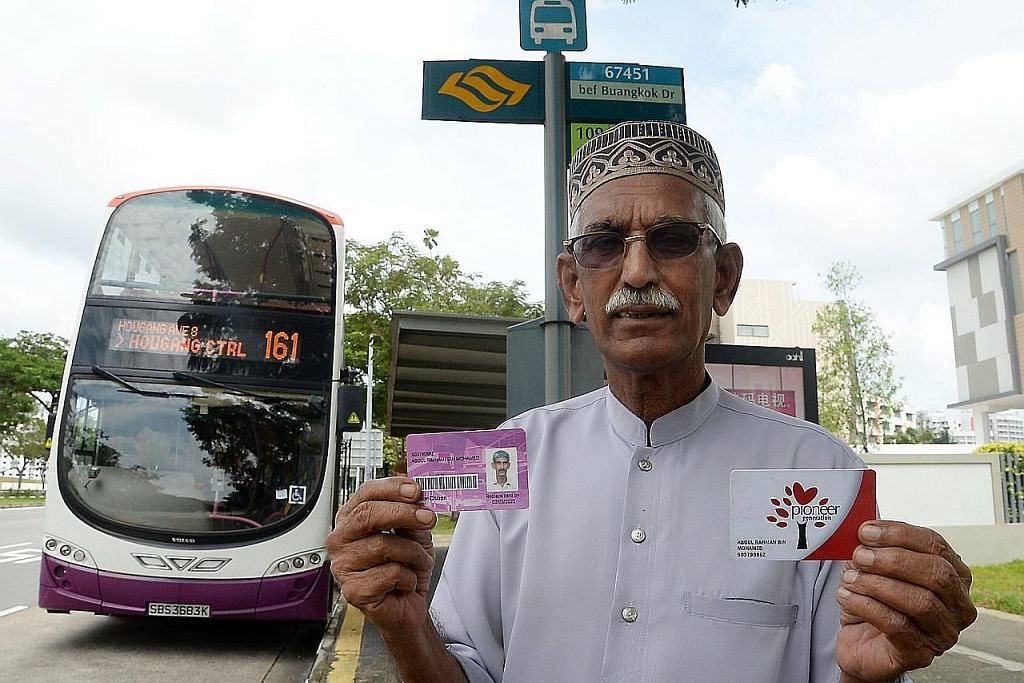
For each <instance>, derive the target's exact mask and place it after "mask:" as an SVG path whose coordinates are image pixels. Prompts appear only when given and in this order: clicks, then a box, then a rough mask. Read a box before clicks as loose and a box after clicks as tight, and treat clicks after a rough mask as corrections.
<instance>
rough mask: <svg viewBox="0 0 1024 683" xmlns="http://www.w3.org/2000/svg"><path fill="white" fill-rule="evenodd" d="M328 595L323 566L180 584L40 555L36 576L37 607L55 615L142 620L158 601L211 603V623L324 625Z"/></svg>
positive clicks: (328, 578) (327, 572)
mask: <svg viewBox="0 0 1024 683" xmlns="http://www.w3.org/2000/svg"><path fill="white" fill-rule="evenodd" d="M330 591H331V575H330V570H329V569H328V567H327V566H326V565H324V566H322V567H320V568H318V569H314V570H312V571H308V572H302V573H297V574H289V575H287V576H275V577H269V578H260V579H218V580H199V579H193V580H182V579H170V578H167V579H165V578H160V577H142V576H130V575H127V574H115V573H113V572H104V571H99V570H96V569H90V568H87V567H81V566H78V565H75V564H70V563H67V562H62V561H60V560H58V559H56V558H53V557H51V556H49V555H46V554H44V555H43V558H42V566H41V571H40V573H39V606H40V607H42V608H43V609H47V610H52V611H58V612H65V611H69V610H77V611H85V612H95V613H96V614H118V615H132V616H146V615H147V614H148V607H149V604H150V603H154V602H156V603H169V604H183V605H209V606H210V616H211V617H212V618H214V619H265V620H275V621H291V620H295V621H323V620H325V619H326V618H327V616H328V598H329V596H330Z"/></svg>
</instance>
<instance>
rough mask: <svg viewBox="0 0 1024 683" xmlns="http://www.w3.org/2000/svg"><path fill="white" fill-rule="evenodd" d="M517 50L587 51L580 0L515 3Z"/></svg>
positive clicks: (583, 3) (583, 2)
mask: <svg viewBox="0 0 1024 683" xmlns="http://www.w3.org/2000/svg"><path fill="white" fill-rule="evenodd" d="M519 46H520V47H521V48H523V49H524V50H541V51H544V52H567V51H573V52H578V51H581V50H586V49H587V7H586V3H585V1H584V0H519Z"/></svg>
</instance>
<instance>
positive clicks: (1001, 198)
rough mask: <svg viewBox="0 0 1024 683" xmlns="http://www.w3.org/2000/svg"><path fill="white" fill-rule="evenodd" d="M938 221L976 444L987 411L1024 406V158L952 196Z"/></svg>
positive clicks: (984, 433)
mask: <svg viewBox="0 0 1024 683" xmlns="http://www.w3.org/2000/svg"><path fill="white" fill-rule="evenodd" d="M932 220H934V221H936V222H938V223H939V227H940V230H941V233H942V238H943V244H944V251H945V256H946V258H945V259H944V260H943V261H942V262H940V263H938V264H936V265H935V269H936V270H939V271H943V272H945V273H946V286H947V289H948V291H949V304H950V318H951V322H952V327H953V350H954V356H955V362H956V378H957V401H956V402H955V403H953V404H951V405H950V406H949V407H950V408H965V409H970V410H972V411H973V413H974V425H975V433H976V442H977V443H984V442H986V441H988V440H990V439H991V436H990V434H991V431H992V430H991V426H990V424H989V415H990V414H991V413H995V412H998V411H1002V410H1007V409H1014V408H1024V394H1022V388H1021V387H1022V383H1021V367H1022V360H1024V348H1022V345H1021V342H1020V340H1021V339H1022V338H1024V296H1022V291H1024V289H1022V283H1021V271H1020V263H1019V256H1018V248H1019V247H1021V246H1022V245H1024V162H1022V163H1020V164H1018V165H1017V166H1015V167H1013V168H1011V169H1009V170H1008V171H1006V172H1004V173H1002V174H1000V175H999V176H998V177H997V178H994V179H993V180H991V181H988V182H986V183H983V184H982V185H981V186H979V187H977V188H975V191H973V192H970V193H968V194H965V195H963V196H961V197H959V198H957V199H956V200H954V201H952V202H950V203H949V204H948V205H947V207H946V208H945V209H943V210H942V211H940V212H938V213H937V214H936V215H935V216H933V217H932Z"/></svg>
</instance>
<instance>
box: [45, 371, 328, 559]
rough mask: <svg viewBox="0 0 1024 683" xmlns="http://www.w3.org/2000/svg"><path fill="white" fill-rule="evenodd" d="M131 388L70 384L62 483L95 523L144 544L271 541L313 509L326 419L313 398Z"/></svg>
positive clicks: (204, 389) (219, 390)
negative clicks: (160, 537)
mask: <svg viewBox="0 0 1024 683" xmlns="http://www.w3.org/2000/svg"><path fill="white" fill-rule="evenodd" d="M134 384H135V385H137V388H136V387H135V386H128V385H121V384H117V383H116V382H112V381H107V380H100V379H76V380H74V381H73V383H72V385H71V390H70V392H69V399H68V400H69V403H68V404H67V406H66V408H65V410H66V412H67V414H68V419H66V420H65V428H64V433H63V434H62V443H61V447H60V450H59V462H58V477H59V479H60V486H61V489H62V491H63V493H64V496H65V497H66V498H67V499H68V501H69V503H71V504H72V506H73V507H76V508H78V509H79V510H81V511H82V512H83V513H85V514H84V516H86V517H87V518H89V519H92V520H93V521H94V523H96V524H97V525H99V526H110V527H112V528H116V529H117V530H118V531H120V532H122V533H128V534H133V532H136V531H137V532H141V534H140V535H141V536H144V537H152V536H153V534H154V533H157V534H159V533H160V532H165V533H170V532H172V531H173V532H174V533H175V534H177V535H181V534H187V535H192V536H208V535H210V534H214V535H226V536H231V535H237V532H240V531H247V530H248V531H252V530H265V531H266V533H267V534H272V533H275V532H276V531H279V530H283V529H284V528H286V527H288V526H291V524H290V520H291V521H297V520H298V519H299V518H301V517H302V515H301V514H298V513H300V512H301V511H302V510H304V509H306V508H308V507H310V506H312V503H313V500H314V498H315V497H316V494H317V493H318V486H319V481H320V478H321V474H322V466H323V462H324V438H325V420H326V418H325V416H324V414H323V409H322V407H321V406H320V405H318V402H317V401H316V400H314V399H311V397H308V396H296V395H294V394H292V395H289V394H286V393H280V392H274V393H264V392H262V391H261V392H259V393H258V394H257V393H252V392H248V391H246V392H244V393H242V392H236V391H231V390H229V389H227V388H223V389H222V388H218V387H215V386H187V385H180V384H155V383H141V382H135V383H134ZM133 389H134V390H133ZM140 390H144V391H140ZM253 533H260V532H258V531H256V532H253ZM208 540H213V539H208Z"/></svg>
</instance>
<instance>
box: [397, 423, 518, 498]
mask: <svg viewBox="0 0 1024 683" xmlns="http://www.w3.org/2000/svg"><path fill="white" fill-rule="evenodd" d="M405 455H406V463H407V465H408V468H409V476H410V477H412V478H413V479H414V480H415V481H416V483H418V484H419V485H420V488H421V489H423V499H422V502H423V504H424V505H425V506H426V507H428V508H430V509H431V510H434V511H435V512H453V511H455V510H509V509H520V508H526V507H529V504H530V490H529V481H528V478H527V472H526V432H524V431H523V430H522V429H487V430H481V431H473V432H441V433H437V434H410V435H409V436H407V437H406V438H405Z"/></svg>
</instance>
